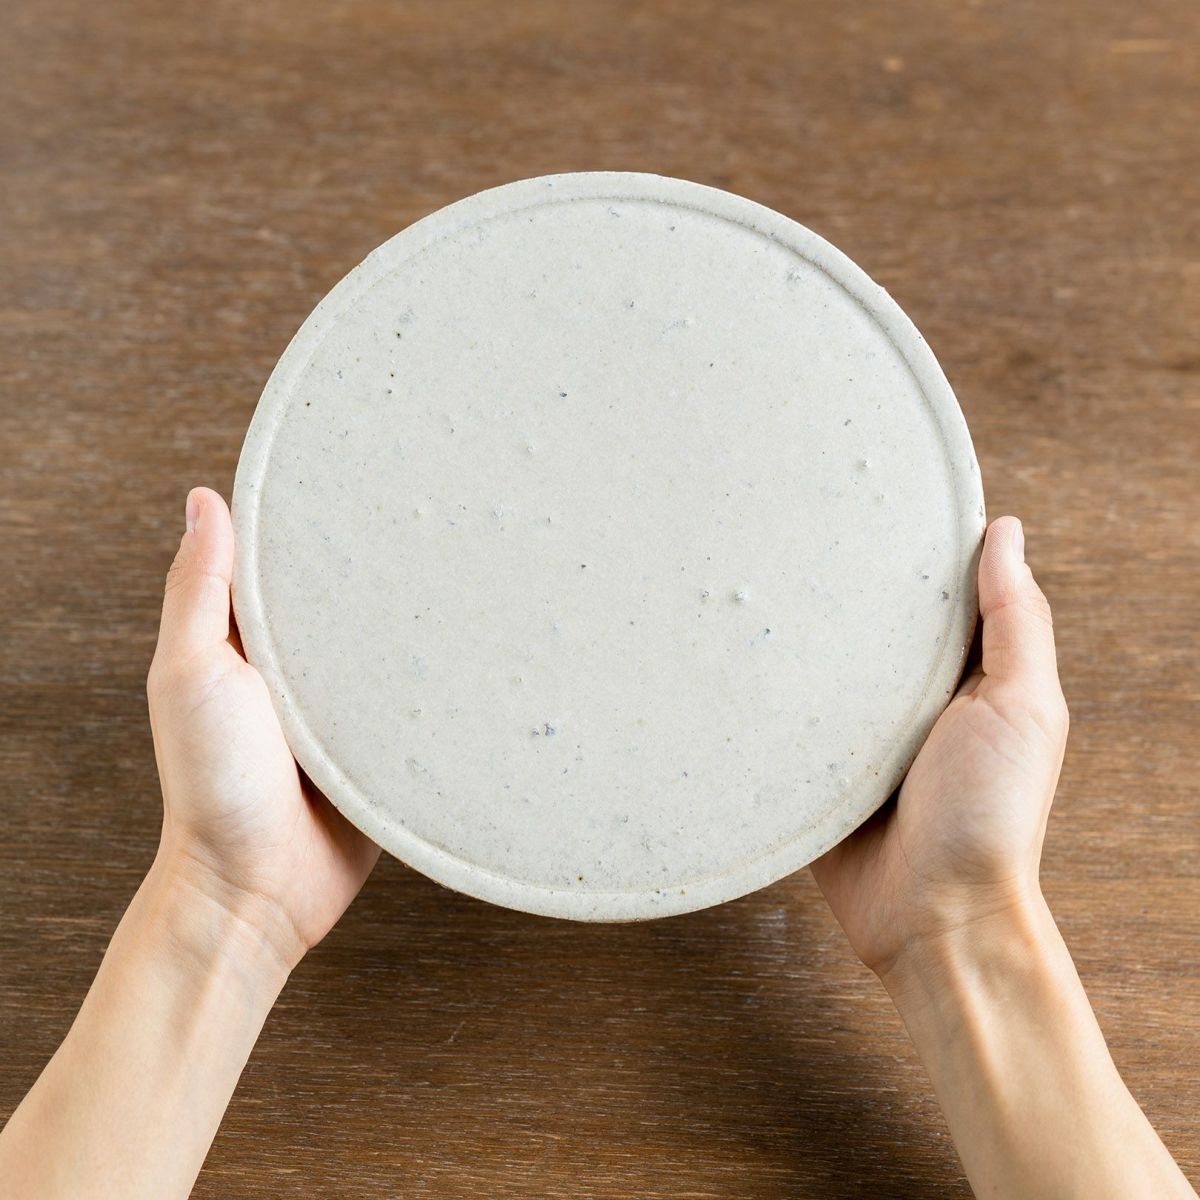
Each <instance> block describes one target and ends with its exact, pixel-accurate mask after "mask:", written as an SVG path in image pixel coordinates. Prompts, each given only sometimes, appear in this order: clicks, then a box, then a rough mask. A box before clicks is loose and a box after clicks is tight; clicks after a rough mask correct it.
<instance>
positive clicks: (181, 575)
mask: <svg viewBox="0 0 1200 1200" xmlns="http://www.w3.org/2000/svg"><path fill="white" fill-rule="evenodd" d="M190 577H191V568H190V566H189V564H188V560H187V559H186V558H184V557H183V556H182V555H177V556H176V558H175V561H174V562H172V563H171V565H170V566H169V567H168V568H167V578H166V582H165V583H164V585H163V592H164V594H165V595H168V596H170V595H171V594H172V593H173V592H177V591H179V589H180V588H183V587H186V586H187V583H188V580H189V578H190Z"/></svg>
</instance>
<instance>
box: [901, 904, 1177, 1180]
mask: <svg viewBox="0 0 1200 1200" xmlns="http://www.w3.org/2000/svg"><path fill="white" fill-rule="evenodd" d="M884 982H885V984H886V985H887V987H888V990H889V991H890V992H891V993H892V996H893V998H894V999H895V1001H896V1004H897V1007H898V1008H899V1010H900V1013H901V1016H902V1017H903V1018H904V1021H905V1024H906V1025H907V1027H908V1029H909V1032H910V1034H911V1035H912V1038H913V1041H914V1043H915V1045H916V1047H917V1050H918V1052H919V1053H920V1055H921V1058H922V1059H923V1061H924V1062H925V1064H926V1067H927V1068H928V1070H929V1074H930V1076H931V1078H932V1081H933V1085H934V1088H935V1090H936V1092H937V1095H938V1098H939V1100H940V1101H941V1105H942V1108H943V1110H944V1112H945V1114H946V1118H947V1121H948V1123H949V1125H950V1131H951V1134H952V1136H953V1138H954V1142H955V1145H956V1147H957V1148H958V1152H959V1156H960V1158H961V1159H962V1162H963V1167H964V1169H965V1171H966V1173H967V1177H968V1179H969V1180H970V1182H971V1186H972V1187H973V1188H974V1190H975V1193H976V1195H978V1196H981V1197H982V1196H988V1197H999V1198H1008V1197H1011V1198H1012V1200H1040V1198H1042V1197H1045V1198H1046V1200H1051V1198H1052V1200H1073V1198H1076V1197H1077V1198H1079V1200H1085V1198H1086V1200H1104V1198H1105V1197H1112V1198H1113V1200H1117V1198H1119V1200H1139V1198H1141V1197H1145V1200H1173V1198H1175V1197H1179V1198H1181V1200H1183V1198H1188V1200H1195V1192H1194V1191H1193V1190H1192V1188H1191V1187H1190V1186H1189V1185H1188V1183H1187V1181H1186V1179H1184V1177H1183V1175H1182V1174H1181V1172H1180V1171H1179V1168H1178V1167H1177V1166H1176V1165H1175V1163H1174V1161H1173V1160H1172V1158H1171V1156H1170V1155H1169V1154H1168V1153H1167V1151H1166V1149H1165V1148H1164V1146H1163V1144H1162V1142H1161V1141H1160V1140H1159V1138H1158V1136H1157V1134H1156V1133H1155V1132H1154V1130H1153V1128H1152V1127H1151V1126H1150V1124H1149V1122H1148V1121H1147V1120H1146V1118H1145V1116H1144V1114H1143V1113H1142V1111H1141V1109H1140V1108H1139V1107H1138V1105H1137V1103H1136V1101H1134V1099H1133V1097H1132V1096H1131V1095H1130V1094H1129V1091H1128V1090H1127V1089H1126V1087H1125V1085H1124V1083H1123V1082H1122V1081H1121V1078H1120V1075H1119V1074H1118V1073H1117V1069H1116V1067H1115V1066H1114V1065H1113V1062H1112V1058H1111V1057H1110V1055H1109V1052H1108V1048H1107V1046H1106V1045H1105V1042H1104V1037H1103V1035H1102V1034H1101V1032H1100V1028H1099V1026H1098V1024H1097V1023H1096V1019H1095V1016H1094V1014H1093V1012H1092V1009H1091V1005H1090V1004H1089V1003H1088V999H1087V996H1086V994H1085V993H1084V990H1083V986H1082V984H1081V983H1080V981H1079V976H1078V975H1077V974H1076V971H1075V967H1074V964H1073V963H1072V961H1071V956H1070V954H1069V953H1068V951H1067V948H1066V946H1065V944H1064V943H1063V941H1062V938H1061V936H1060V935H1059V932H1058V929H1057V927H1056V926H1055V924H1054V921H1053V919H1052V917H1051V916H1050V913H1049V910H1048V909H1047V908H1046V906H1045V904H1044V902H1043V901H1042V900H1041V897H1040V896H1038V897H1036V898H1034V899H1031V900H1030V901H1029V902H1028V903H1026V904H1024V905H1022V906H1021V907H1019V908H1018V909H1017V910H1016V911H1015V912H1013V913H1009V914H1005V915H1003V916H997V917H994V918H990V919H989V924H988V925H987V927H981V926H979V925H976V926H973V927H970V928H968V929H966V930H964V931H962V932H961V933H959V934H957V935H952V936H948V937H943V938H941V939H939V940H938V942H937V943H936V944H933V945H928V946H922V947H919V948H916V949H913V950H912V951H911V952H910V953H909V954H908V955H907V956H906V958H905V959H904V960H902V962H901V964H899V965H898V966H897V967H896V968H895V969H894V970H893V971H892V972H890V973H889V974H888V975H886V976H885V978H884Z"/></svg>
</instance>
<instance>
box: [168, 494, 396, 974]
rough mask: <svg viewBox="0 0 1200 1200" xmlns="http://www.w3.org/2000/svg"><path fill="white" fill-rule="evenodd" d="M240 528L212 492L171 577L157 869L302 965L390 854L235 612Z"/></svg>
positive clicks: (192, 497) (196, 512) (199, 507)
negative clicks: (299, 740)
mask: <svg viewBox="0 0 1200 1200" xmlns="http://www.w3.org/2000/svg"><path fill="white" fill-rule="evenodd" d="M232 572H233V525H232V522H231V521H230V517H229V510H228V508H227V507H226V506H225V502H224V500H222V499H221V497H220V496H219V495H218V494H217V493H216V492H213V491H210V490H209V489H207V488H196V489H195V490H194V491H192V492H191V493H190V494H189V496H188V503H187V532H186V533H185V534H184V536H183V540H182V541H181V542H180V546H179V552H178V554H177V555H176V557H175V561H174V563H173V564H172V566H171V570H170V572H169V574H168V576H167V585H166V595H165V598H164V600H163V612H162V625H161V629H160V631H159V638H158V647H157V649H156V650H155V653H154V661H153V663H152V664H151V667H150V673H149V677H148V679H147V694H148V696H149V702H150V724H151V727H152V729H153V733H154V752H155V757H156V759H157V761H158V772H159V777H160V779H161V781H162V792H163V805H164V813H163V830H162V841H161V845H160V849H159V855H158V860H157V862H156V866H157V867H159V869H160V870H162V871H165V872H166V873H167V874H168V875H169V876H170V877H171V878H172V879H174V880H176V881H178V882H180V883H181V884H182V885H183V886H185V887H187V888H191V889H196V890H199V892H200V893H201V894H202V895H203V896H205V897H207V899H208V900H211V901H215V902H217V903H218V904H220V905H221V906H222V908H223V909H225V910H227V911H228V912H230V913H232V914H233V915H234V916H235V917H237V918H238V919H239V920H240V921H242V922H244V923H246V924H248V925H249V926H251V928H252V929H253V930H254V931H255V932H256V933H258V934H260V935H262V936H263V937H265V938H266V939H267V940H268V941H269V943H270V944H271V946H272V947H273V949H274V952H275V953H276V955H277V956H278V957H279V958H280V959H281V960H282V961H283V963H284V965H285V966H286V967H287V968H289V969H290V968H291V967H292V966H294V965H295V963H296V962H298V961H299V959H300V957H301V956H302V955H303V954H304V952H305V951H306V950H308V949H309V948H310V947H311V946H313V945H315V944H316V943H317V942H318V941H320V940H321V938H322V937H324V935H325V934H326V933H327V932H328V931H329V929H330V928H331V927H332V926H333V924H334V922H336V921H337V919H338V918H339V917H340V916H341V914H342V913H343V912H344V911H345V909H346V907H347V906H348V905H349V903H350V901H351V900H353V899H354V897H355V895H357V893H358V891H359V889H360V888H361V887H362V885H363V883H364V882H365V880H366V878H367V876H368V875H369V874H370V872H371V868H372V867H373V866H374V865H375V861H376V859H377V858H378V856H379V848H378V847H377V846H375V845H374V843H372V842H371V841H370V840H369V839H367V838H366V837H365V836H364V835H363V834H361V833H359V831H358V830H357V829H355V828H354V827H353V826H352V825H351V824H350V823H349V822H348V821H347V820H346V819H345V818H344V817H343V816H342V815H341V814H340V813H339V812H337V810H336V809H334V808H333V806H332V805H331V804H330V803H329V802H328V801H327V800H326V799H325V798H324V797H323V796H322V795H320V794H319V793H318V792H317V791H316V789H315V788H313V786H312V785H311V783H310V782H309V781H308V780H307V779H306V778H305V777H304V776H303V775H302V774H301V772H300V771H299V769H298V768H297V766H296V762H295V760H294V759H293V758H292V755H291V752H290V750H289V749H288V746H287V743H286V742H285V741H284V737H283V733H282V731H281V729H280V727H279V722H278V720H277V718H276V716H275V711H274V708H273V707H272V704H271V697H270V695H269V693H268V690H267V686H266V684H265V683H264V681H263V678H262V676H261V675H259V673H258V672H257V671H256V670H255V669H254V668H253V667H252V666H251V665H250V664H249V663H248V662H247V661H246V659H245V658H244V657H243V655H242V653H241V646H240V642H239V640H238V637H237V632H236V629H234V628H233V626H232V622H231V609H230V581H231V578H232Z"/></svg>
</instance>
